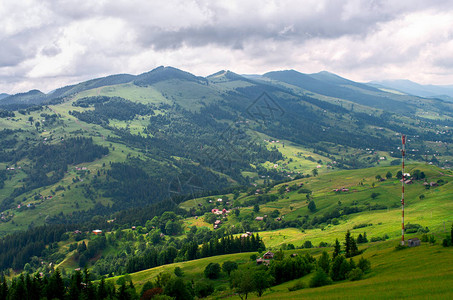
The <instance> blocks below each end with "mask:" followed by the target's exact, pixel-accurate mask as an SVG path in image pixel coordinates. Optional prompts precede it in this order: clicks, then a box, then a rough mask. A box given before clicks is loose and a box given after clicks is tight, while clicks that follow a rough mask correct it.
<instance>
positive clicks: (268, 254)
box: [263, 251, 274, 259]
mask: <svg viewBox="0 0 453 300" xmlns="http://www.w3.org/2000/svg"><path fill="white" fill-rule="evenodd" d="M272 258H274V253H272V252H270V251H267V252H266V253H264V255H263V259H272Z"/></svg>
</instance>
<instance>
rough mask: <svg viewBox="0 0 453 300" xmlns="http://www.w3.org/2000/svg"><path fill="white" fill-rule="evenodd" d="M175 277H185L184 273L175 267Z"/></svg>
mask: <svg viewBox="0 0 453 300" xmlns="http://www.w3.org/2000/svg"><path fill="white" fill-rule="evenodd" d="M174 272H175V275H176V276H178V277H182V276H184V272H183V271H182V270H181V268H180V267H175V271H174Z"/></svg>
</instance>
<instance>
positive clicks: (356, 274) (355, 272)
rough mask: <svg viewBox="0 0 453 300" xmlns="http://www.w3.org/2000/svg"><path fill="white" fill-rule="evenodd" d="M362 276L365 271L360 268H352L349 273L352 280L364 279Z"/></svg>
mask: <svg viewBox="0 0 453 300" xmlns="http://www.w3.org/2000/svg"><path fill="white" fill-rule="evenodd" d="M362 277H363V272H362V270H361V269H360V268H355V269H352V270H351V271H350V272H349V273H348V279H349V280H351V281H356V280H360V279H362Z"/></svg>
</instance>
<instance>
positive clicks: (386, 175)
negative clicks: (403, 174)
mask: <svg viewBox="0 0 453 300" xmlns="http://www.w3.org/2000/svg"><path fill="white" fill-rule="evenodd" d="M392 177H393V175H392V172H390V171H388V172H387V174H385V178H387V179H390V178H392Z"/></svg>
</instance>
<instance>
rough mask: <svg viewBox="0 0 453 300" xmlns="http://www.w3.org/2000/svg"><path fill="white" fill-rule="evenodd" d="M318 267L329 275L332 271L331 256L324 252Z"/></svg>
mask: <svg viewBox="0 0 453 300" xmlns="http://www.w3.org/2000/svg"><path fill="white" fill-rule="evenodd" d="M318 267H319V268H320V269H322V270H323V271H324V272H326V274H328V273H329V270H330V258H329V254H327V252H326V251H323V252H322V254H321V256H320V257H319V259H318Z"/></svg>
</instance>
